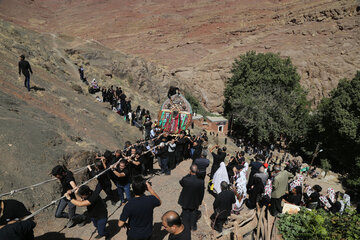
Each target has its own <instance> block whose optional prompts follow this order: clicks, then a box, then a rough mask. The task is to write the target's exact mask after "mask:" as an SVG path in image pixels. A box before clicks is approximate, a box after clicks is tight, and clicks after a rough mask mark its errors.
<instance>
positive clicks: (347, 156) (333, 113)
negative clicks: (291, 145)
mask: <svg viewBox="0 0 360 240" xmlns="http://www.w3.org/2000/svg"><path fill="white" fill-rule="evenodd" d="M311 123H312V124H311V125H312V129H311V130H310V131H309V134H308V139H309V142H313V143H315V142H322V149H323V150H324V151H323V152H322V156H324V157H326V158H327V159H329V161H330V163H331V165H332V166H333V168H335V169H337V170H343V173H346V174H347V175H345V176H346V178H345V179H346V183H347V184H349V185H350V187H353V188H357V189H360V174H359V172H360V72H359V71H358V72H357V74H356V76H355V78H354V79H352V80H351V81H349V80H347V79H342V80H340V82H339V84H338V87H337V88H336V89H334V90H333V91H332V92H331V93H330V96H329V98H324V99H323V100H322V101H321V103H320V105H319V107H318V109H317V111H316V112H315V114H314V115H313V118H312V120H311Z"/></svg>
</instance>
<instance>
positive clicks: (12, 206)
mask: <svg viewBox="0 0 360 240" xmlns="http://www.w3.org/2000/svg"><path fill="white" fill-rule="evenodd" d="M30 214H31V213H30V212H29V211H28V210H27V209H26V207H25V206H24V204H23V203H22V202H19V201H17V200H14V199H9V200H0V226H2V225H6V224H8V223H11V222H12V221H17V220H21V219H22V218H24V217H25V216H28V215H30Z"/></svg>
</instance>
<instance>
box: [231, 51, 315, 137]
mask: <svg viewBox="0 0 360 240" xmlns="http://www.w3.org/2000/svg"><path fill="white" fill-rule="evenodd" d="M231 73H232V77H231V78H230V79H228V81H227V84H226V87H225V91H224V96H225V102H224V109H225V114H226V115H228V116H232V117H233V118H234V119H235V120H234V122H233V124H234V125H233V129H234V130H235V131H237V132H238V133H240V134H242V135H244V136H246V137H248V138H250V139H252V140H254V141H256V142H261V143H270V142H273V141H274V140H276V139H279V138H282V139H283V140H285V141H287V142H290V141H294V140H297V139H298V138H299V137H302V136H304V132H305V130H306V126H307V125H306V122H307V119H308V107H309V103H308V102H307V100H306V92H305V91H304V90H303V89H302V88H301V86H300V83H299V80H300V76H299V74H297V72H296V68H295V67H294V66H293V65H292V63H291V61H290V59H289V58H286V59H282V58H281V57H280V56H279V55H278V54H274V53H265V54H263V53H258V54H257V53H256V52H253V51H252V52H247V53H246V54H245V55H241V56H240V57H239V58H237V59H235V62H234V64H233V67H232V70H231Z"/></svg>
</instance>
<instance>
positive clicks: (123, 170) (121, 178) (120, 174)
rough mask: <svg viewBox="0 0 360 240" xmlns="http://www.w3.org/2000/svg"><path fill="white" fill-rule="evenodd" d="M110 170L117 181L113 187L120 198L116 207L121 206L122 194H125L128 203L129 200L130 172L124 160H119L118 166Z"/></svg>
mask: <svg viewBox="0 0 360 240" xmlns="http://www.w3.org/2000/svg"><path fill="white" fill-rule="evenodd" d="M111 170H112V171H113V173H114V174H115V175H116V177H117V181H116V183H115V185H116V187H117V190H118V194H119V198H120V201H119V202H118V203H117V206H121V204H122V203H124V202H125V200H124V192H125V194H126V200H127V201H129V200H130V199H131V193H130V172H129V169H128V168H127V167H126V162H125V161H124V160H121V161H120V163H119V165H118V166H116V167H113V168H112V169H111Z"/></svg>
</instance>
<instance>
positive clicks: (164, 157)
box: [157, 142, 171, 175]
mask: <svg viewBox="0 0 360 240" xmlns="http://www.w3.org/2000/svg"><path fill="white" fill-rule="evenodd" d="M157 155H158V157H159V163H160V168H161V173H165V175H170V172H171V170H170V168H169V158H168V155H169V152H168V145H167V143H165V142H161V143H160V144H159V146H157Z"/></svg>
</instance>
